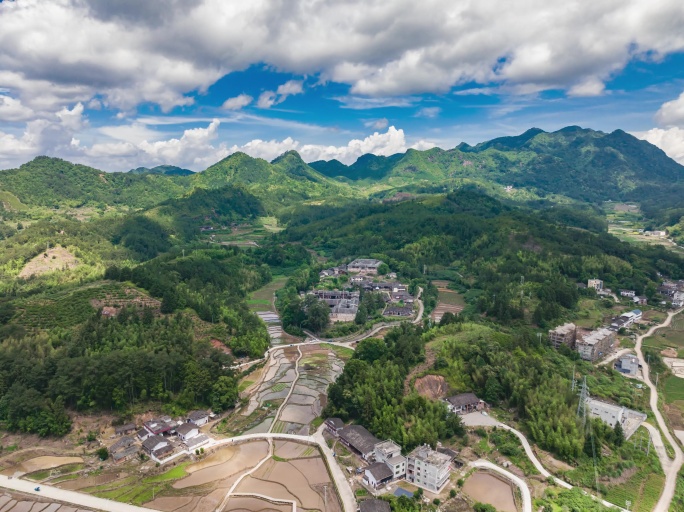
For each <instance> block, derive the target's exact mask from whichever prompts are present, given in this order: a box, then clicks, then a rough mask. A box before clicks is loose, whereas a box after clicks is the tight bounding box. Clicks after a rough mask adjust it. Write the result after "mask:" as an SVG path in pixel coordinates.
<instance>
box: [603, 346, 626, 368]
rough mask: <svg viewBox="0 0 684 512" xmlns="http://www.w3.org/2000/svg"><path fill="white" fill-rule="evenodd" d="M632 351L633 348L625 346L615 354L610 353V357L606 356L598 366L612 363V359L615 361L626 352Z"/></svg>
mask: <svg viewBox="0 0 684 512" xmlns="http://www.w3.org/2000/svg"><path fill="white" fill-rule="evenodd" d="M632 351H633V350H632V349H631V348H623V349H621V350H618V351H617V352H615V353H614V354H611V355H609V356H608V357H606V358H605V359H604V360H603V361H601V362H600V363H599V364H598V365H597V366H603V365H606V364H608V363H610V362H611V361H615V360H616V359H618V358H619V357H622V356H624V355H625V354H629V353H630V352H632Z"/></svg>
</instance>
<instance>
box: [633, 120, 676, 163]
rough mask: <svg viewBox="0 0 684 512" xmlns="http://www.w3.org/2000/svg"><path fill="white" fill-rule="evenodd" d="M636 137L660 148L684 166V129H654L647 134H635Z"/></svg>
mask: <svg viewBox="0 0 684 512" xmlns="http://www.w3.org/2000/svg"><path fill="white" fill-rule="evenodd" d="M634 136H635V137H638V138H640V139H644V140H647V141H648V142H650V143H651V144H653V145H655V146H658V147H659V148H660V149H662V150H663V151H665V153H667V155H668V156H669V157H670V158H672V159H674V160H676V161H677V162H679V163H680V164H682V165H684V129H682V128H677V127H674V128H668V129H662V128H653V129H651V130H648V131H646V132H637V133H634Z"/></svg>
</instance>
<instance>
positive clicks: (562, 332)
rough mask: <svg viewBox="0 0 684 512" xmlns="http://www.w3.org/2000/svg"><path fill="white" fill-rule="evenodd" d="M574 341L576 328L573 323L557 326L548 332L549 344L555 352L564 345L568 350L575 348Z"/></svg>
mask: <svg viewBox="0 0 684 512" xmlns="http://www.w3.org/2000/svg"><path fill="white" fill-rule="evenodd" d="M576 339H577V326H576V325H575V324H573V323H567V324H563V325H559V326H558V327H556V328H555V329H552V330H550V331H549V342H550V343H551V346H552V347H553V348H555V349H556V350H558V347H560V346H561V345H565V346H567V347H569V348H575V340H576Z"/></svg>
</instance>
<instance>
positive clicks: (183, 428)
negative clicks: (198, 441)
mask: <svg viewBox="0 0 684 512" xmlns="http://www.w3.org/2000/svg"><path fill="white" fill-rule="evenodd" d="M176 435H177V436H178V437H179V438H180V440H181V441H183V442H185V441H187V440H188V439H192V438H193V437H197V436H198V435H199V427H198V426H197V425H195V424H194V423H183V424H182V425H180V426H179V427H177V428H176Z"/></svg>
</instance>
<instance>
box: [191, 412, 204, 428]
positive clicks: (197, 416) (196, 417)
mask: <svg viewBox="0 0 684 512" xmlns="http://www.w3.org/2000/svg"><path fill="white" fill-rule="evenodd" d="M188 422H189V423H194V424H195V425H197V426H198V427H201V426H202V425H206V424H207V423H208V422H209V413H208V412H207V411H190V413H188Z"/></svg>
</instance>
